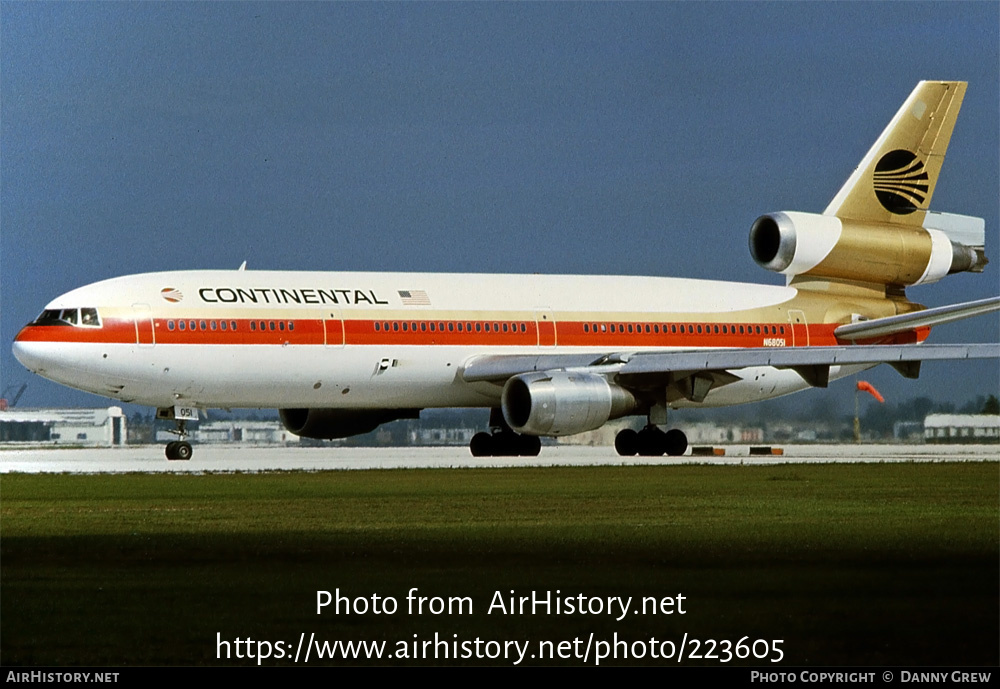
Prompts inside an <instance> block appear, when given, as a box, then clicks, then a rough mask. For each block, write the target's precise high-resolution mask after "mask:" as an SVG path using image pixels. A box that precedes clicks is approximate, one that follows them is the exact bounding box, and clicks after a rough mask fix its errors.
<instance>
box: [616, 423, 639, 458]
mask: <svg viewBox="0 0 1000 689" xmlns="http://www.w3.org/2000/svg"><path fill="white" fill-rule="evenodd" d="M615 451H616V452H617V453H618V454H620V455H621V456H622V457H634V456H635V455H636V453H637V452H638V451H639V434H638V433H636V432H635V431H633V430H632V429H631V428H626V429H625V430H622V431H618V435H616V436H615Z"/></svg>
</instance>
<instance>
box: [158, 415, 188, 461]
mask: <svg viewBox="0 0 1000 689" xmlns="http://www.w3.org/2000/svg"><path fill="white" fill-rule="evenodd" d="M156 418H158V419H173V420H174V422H175V423H176V424H177V428H175V429H168V431H167V432H168V433H173V434H174V435H176V436H177V438H178V440H173V441H171V442H169V443H167V448H166V455H167V459H180V460H188V459H191V455H192V454H194V450H192V449H191V443H189V442H188V441H187V436H188V432H187V422H188V421H189V420H192V421H196V420H197V419H198V410H197V409H194V408H193V407H164V408H160V409H157V410H156Z"/></svg>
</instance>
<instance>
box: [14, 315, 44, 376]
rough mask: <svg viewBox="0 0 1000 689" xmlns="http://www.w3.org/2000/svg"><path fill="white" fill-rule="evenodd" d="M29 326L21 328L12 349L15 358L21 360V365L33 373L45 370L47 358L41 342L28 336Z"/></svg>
mask: <svg viewBox="0 0 1000 689" xmlns="http://www.w3.org/2000/svg"><path fill="white" fill-rule="evenodd" d="M27 332H28V327H27V326H26V327H24V328H21V332H19V333H18V334H17V337H15V338H14V344H13V346H12V347H11V350H12V351H13V353H14V358H15V359H17V360H18V361H20V362H21V365H22V366H24V367H25V368H26V369H28V370H29V371H31V372H32V373H38V372H40V371H44V370H45V359H44V356H43V353H42V351H41V349H42V346H40V345H41V343H39V342H35V341H32V339H31V338H30V337H28V336H27Z"/></svg>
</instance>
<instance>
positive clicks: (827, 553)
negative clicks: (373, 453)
mask: <svg viewBox="0 0 1000 689" xmlns="http://www.w3.org/2000/svg"><path fill="white" fill-rule="evenodd" d="M998 484H1000V482H998V466H997V464H996V463H981V464H891V465H872V464H867V465H818V466H805V465H784V466H780V467H766V466H757V467H749V466H748V467H732V466H729V467H707V466H675V467H624V468H609V467H599V468H538V469H496V470H493V469H466V470H406V471H403V470H400V471H363V472H323V473H269V474H220V475H208V476H190V475H99V476H54V475H4V476H3V477H2V478H0V576H2V587H0V606H2V607H0V611H2V617H0V631H2V637H0V658H2V661H3V663H4V664H5V665H8V664H45V665H51V664H57V665H79V664H96V665H104V664H109V665H127V664H145V665H148V664H206V663H217V662H221V661H217V660H216V657H215V639H216V633H217V632H219V633H221V634H222V636H223V638H226V637H228V638H231V639H234V638H236V637H241V638H246V637H248V636H250V637H253V638H255V639H270V640H276V639H283V640H287V641H293V640H296V639H297V638H298V635H299V633H300V632H303V631H304V632H306V633H307V634H308V633H310V632H316V634H317V636H319V637H321V638H324V639H330V640H332V639H336V638H344V639H386V640H389V641H395V640H397V639H409V640H412V639H413V635H414V634H417V635H418V637H419V638H421V639H423V638H426V637H427V636H428V635H433V633H434V632H435V631H437V632H439V633H440V634H442V635H445V636H446V637H447V638H449V639H450V638H452V636H451V635H452V634H458V635H459V638H460V639H466V638H474V637H476V636H477V635H478V636H480V637H481V638H484V639H497V640H504V639H526V638H531V639H549V640H554V641H560V640H564V639H572V638H573V637H575V636H580V635H589V633H590V632H594V633H595V634H596V635H597V638H611V636H612V635H613V634H614V633H615V632H617V633H618V635H619V637H620V638H621V637H624V638H628V639H643V638H647V639H648V638H649V637H650V636H656V637H657V638H672V639H674V638H675V639H678V640H679V638H680V637H681V636H682V635H683V634H684V633H685V632H687V633H689V634H690V635H691V636H693V637H697V638H703V639H707V638H713V639H727V638H728V639H733V640H734V641H735V640H738V639H740V638H741V637H744V636H747V635H749V636H750V637H751V638H764V639H784V643H783V644H782V648H783V649H784V651H785V659H784V663H785V664H893V665H905V664H916V665H924V664H961V665H987V664H988V665H996V664H997V662H998V660H1000V657H998V650H997V649H998V646H1000V634H998V629H997V611H998V609H1000V596H998V584H1000V567H998V553H1000V541H998V524H1000V499H998ZM411 587H417V588H419V589H420V592H421V594H422V595H427V596H444V597H447V596H469V597H471V598H472V599H473V603H474V606H475V609H474V614H473V615H468V616H462V617H458V616H455V617H437V616H431V615H424V616H411V615H407V614H406V613H405V608H404V609H401V611H400V612H398V613H397V614H395V615H380V616H377V615H372V614H368V615H364V616H358V615H339V616H338V615H335V614H333V613H332V612H329V613H325V614H323V615H321V616H317V615H316V614H315V596H316V591H317V590H330V591H333V590H334V589H337V588H339V589H340V590H341V591H342V592H344V593H347V594H349V595H350V596H352V597H354V596H366V597H368V598H369V599H370V597H371V595H372V594H375V593H377V594H379V595H381V596H394V597H395V598H396V599H397V600H398V601H399V602H400V604H401V606H405V596H406V592H407V591H408V590H409V589H410V588H411ZM511 589H514V590H515V591H516V592H517V593H518V594H519V595H521V594H528V593H530V592H531V591H532V590H538V591H545V590H555V589H560V590H561V591H562V594H563V595H567V594H570V595H575V594H576V593H580V592H582V593H585V594H587V595H595V596H598V595H599V596H612V595H614V596H634V597H637V598H638V597H642V596H657V597H662V596H668V595H674V594H676V593H678V592H680V593H683V594H684V595H685V596H686V597H687V601H688V604H687V610H688V612H687V614H686V615H684V616H679V615H673V616H669V617H668V616H662V615H660V616H653V615H648V616H642V615H636V616H630V617H629V618H627V619H626V620H624V621H622V622H616V621H615V620H614V619H611V618H609V617H608V616H590V615H588V616H579V615H577V616H569V617H567V616H563V617H557V616H546V615H534V616H532V615H528V616H499V615H496V614H494V615H487V614H486V609H487V607H488V605H489V602H490V600H491V598H492V595H493V593H494V591H497V590H499V591H502V592H504V593H506V592H508V591H510V590H511ZM228 662H237V661H235V660H232V661H228ZM646 662H649V661H648V659H647V661H646Z"/></svg>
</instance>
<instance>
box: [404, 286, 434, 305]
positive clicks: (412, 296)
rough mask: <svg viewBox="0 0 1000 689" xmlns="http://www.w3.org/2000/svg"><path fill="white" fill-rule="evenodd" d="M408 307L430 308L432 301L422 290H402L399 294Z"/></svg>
mask: <svg viewBox="0 0 1000 689" xmlns="http://www.w3.org/2000/svg"><path fill="white" fill-rule="evenodd" d="M397 293H398V294H399V298H400V299H402V300H403V304H405V305H406V306H430V305H431V300H430V297H428V296H427V292H425V291H423V290H422V289H401V290H399V291H398V292H397Z"/></svg>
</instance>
